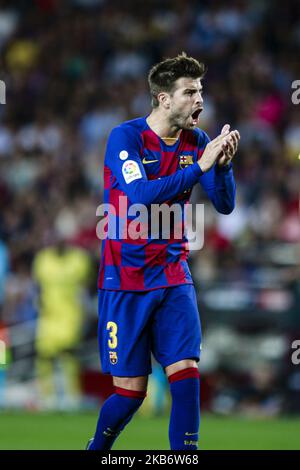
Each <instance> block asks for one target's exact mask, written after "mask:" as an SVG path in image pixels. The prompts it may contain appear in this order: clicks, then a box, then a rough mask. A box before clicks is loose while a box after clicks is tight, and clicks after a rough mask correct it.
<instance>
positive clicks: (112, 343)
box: [106, 321, 118, 349]
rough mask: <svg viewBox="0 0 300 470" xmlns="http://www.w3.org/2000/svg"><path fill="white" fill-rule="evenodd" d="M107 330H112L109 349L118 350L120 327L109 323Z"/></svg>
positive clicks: (111, 322)
mask: <svg viewBox="0 0 300 470" xmlns="http://www.w3.org/2000/svg"><path fill="white" fill-rule="evenodd" d="M106 329H107V330H110V332H109V337H110V339H109V340H108V347H109V348H110V349H116V347H117V346H118V338H117V333H118V326H117V324H116V323H115V322H113V321H109V322H108V323H107V325H106Z"/></svg>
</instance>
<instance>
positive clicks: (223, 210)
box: [215, 201, 235, 215]
mask: <svg viewBox="0 0 300 470" xmlns="http://www.w3.org/2000/svg"><path fill="white" fill-rule="evenodd" d="M215 208H216V210H217V212H219V214H223V215H229V214H231V213H232V212H233V210H234V208H235V201H230V202H228V203H227V204H220V205H215Z"/></svg>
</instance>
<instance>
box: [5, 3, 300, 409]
mask: <svg viewBox="0 0 300 470" xmlns="http://www.w3.org/2000/svg"><path fill="white" fill-rule="evenodd" d="M229 3H230V5H229ZM299 21H300V2H299V1H298V0H289V1H288V2H272V1H271V0H266V1H264V2H261V1H255V0H251V1H250V0H233V1H231V2H228V1H225V0H216V1H213V2H210V1H208V0H203V1H202V0H201V1H198V0H190V1H188V2H187V1H185V0H182V1H181V0H176V1H174V0H143V8H141V2H140V0H128V1H127V2H124V1H121V0H114V1H113V2H112V1H109V0H67V1H58V0H31V1H20V2H12V1H9V0H6V1H5V0H1V1H0V65H1V74H0V79H1V80H4V81H5V83H6V95H7V96H6V104H5V105H0V240H1V242H0V309H1V304H2V312H1V320H2V324H4V326H5V328H6V329H7V331H8V333H9V338H10V348H11V361H10V364H9V366H8V367H7V368H6V372H5V374H6V391H7V393H6V402H5V405H6V407H13V408H16V407H17V408H20V407H21V408H24V407H25V408H32V407H35V406H36V402H35V385H36V383H35V374H34V371H35V365H36V364H39V366H38V368H37V369H36V370H40V371H41V374H42V376H44V377H47V376H48V377H49V376H50V371H53V370H54V369H55V368H54V363H55V362H57V361H56V360H55V358H57V357H64V358H65V357H67V358H68V359H66V360H65V362H64V365H65V368H64V370H65V371H67V370H70V371H71V370H72V371H73V372H72V373H70V375H69V377H73V378H76V379H74V381H73V382H72V381H71V382H70V383H71V384H72V383H73V385H70V387H71V390H73V393H72V392H67V389H66V388H65V389H63V387H62V383H61V382H60V381H58V384H56V385H55V387H57V388H55V387H54V384H53V381H52V382H51V383H52V384H50V382H48V383H47V382H46V380H45V381H44V390H45V391H44V395H40V406H41V407H47V405H48V404H49V403H51V402H52V405H53V406H54V403H55V400H54V401H53V395H52V393H53V390H54V389H55V390H56V391H58V393H59V394H60V393H62V392H61V390H64V391H65V398H66V401H65V402H64V401H61V402H60V403H69V404H70V403H73V402H74V396H75V397H78V394H77V392H76V390H77V391H78V390H79V388H78V375H77V372H76V371H77V370H78V361H77V357H78V356H77V355H74V353H73V352H72V353H71V350H72V351H73V350H74V348H75V349H76V348H79V350H80V355H79V356H80V369H81V393H82V397H81V398H82V399H81V403H85V404H86V403H88V404H89V406H90V405H91V406H92V405H93V404H95V402H97V400H98V401H99V397H100V398H101V399H104V397H105V396H107V394H109V392H110V390H111V384H110V383H109V382H107V379H106V378H105V377H103V376H102V375H101V371H100V370H99V362H98V353H97V340H96V331H97V300H96V294H97V292H96V284H97V264H98V260H99V241H98V240H97V238H96V234H95V228H96V224H97V222H98V220H97V217H96V215H95V214H96V208H97V206H98V205H99V204H100V203H101V202H102V200H103V199H102V191H103V187H102V179H101V178H100V175H101V173H102V168H103V154H104V149H105V142H106V138H107V135H108V133H109V132H110V130H111V129H112V127H114V126H116V125H118V123H120V122H122V121H124V120H126V119H133V118H135V117H137V116H140V115H146V114H147V113H148V112H149V110H150V103H149V98H148V96H149V94H148V89H147V87H148V85H147V82H146V76H145V73H146V70H148V68H149V67H150V66H151V65H152V64H154V63H156V62H159V61H160V60H162V59H163V58H165V57H170V56H175V55H176V54H178V53H180V52H181V51H183V50H184V51H186V52H187V53H188V54H189V55H192V56H194V57H195V58H197V59H199V60H201V61H203V62H204V63H205V64H206V65H207V67H208V70H207V80H206V79H204V81H203V86H204V111H203V113H202V114H201V122H200V126H201V128H203V129H204V130H205V131H206V132H207V133H208V134H209V135H210V137H212V138H213V137H215V136H216V135H217V134H218V133H219V132H220V130H221V128H222V125H223V124H225V123H227V122H228V123H230V124H231V126H232V128H236V129H238V130H239V131H240V134H241V142H240V150H239V152H238V155H237V157H236V158H235V159H234V162H233V164H234V171H235V176H236V179H237V190H238V194H237V198H238V200H237V207H236V209H235V210H234V212H233V213H232V214H231V215H230V216H226V217H223V216H222V215H218V214H215V213H214V212H213V210H212V209H211V208H210V206H209V204H205V240H204V248H203V249H202V250H200V251H199V252H196V251H195V252H192V253H191V257H190V261H191V263H190V264H191V270H192V274H193V278H194V279H195V282H196V288H197V292H198V300H199V311H200V312H201V316H202V326H203V338H204V341H203V356H202V360H201V376H202V392H201V393H202V403H203V407H204V408H205V409H206V410H207V411H210V412H214V413H216V414H220V415H224V414H225V415H226V414H227V415H230V414H234V413H236V414H239V413H246V414H247V415H250V414H251V413H253V414H254V415H257V413H258V412H259V410H260V409H261V410H262V413H263V412H264V410H265V409H266V408H265V406H266V403H269V404H270V403H272V407H271V409H272V410H273V412H274V414H273V415H274V417H275V416H276V415H278V414H285V413H290V414H293V415H294V414H295V413H298V414H299V413H300V409H299V403H300V400H299V393H300V392H299V390H300V386H299V383H300V380H299V372H298V369H299V366H295V365H293V364H292V363H291V352H292V351H291V344H292V342H293V340H295V339H300V281H299V279H300V268H299V266H300V250H299V240H300V224H299V180H300V160H299V159H298V155H299V153H300V118H299V115H300V105H295V104H293V102H292V100H291V96H292V93H293V91H294V90H293V89H292V83H293V81H294V80H299V79H300V72H299V56H300V33H299ZM193 202H204V203H206V198H205V194H203V193H201V192H200V190H199V189H198V188H195V189H194V192H193ZM66 225H67V227H68V230H66V231H65V232H64V233H65V239H66V240H67V242H68V243H67V245H68V246H67V247H66V248H64V249H62V248H59V247H57V246H55V239H56V236H57V227H62V226H66ZM61 230H62V231H64V229H61ZM61 233H62V232H61ZM78 249H79V250H84V252H82V251H77V250H78ZM66 257H69V258H68V259H70V261H68V262H66V261H65V260H66ZM71 266H74V268H72V269H71ZM89 270H90V272H91V275H90V279H92V281H91V283H89V281H88V276H89V275H88V271H89ZM70 271H71V272H70ZM50 272H51V273H53V274H50ZM36 283H38V284H39V292H38V290H37V285H36ZM91 285H92V287H91ZM85 286H86V288H85V289H84V290H85V294H84V297H83V298H82V303H81V302H80V300H79V293H80V292H82V289H83V288H84V287H85ZM38 298H39V299H40V300H39V301H37V299H38ZM54 306H55V307H54ZM71 310H72V311H71ZM47 321H48V323H47ZM48 324H49V336H48ZM67 324H68V326H66V325H67ZM45 329H46V334H45ZM80 333H82V334H80ZM36 355H37V356H36ZM70 358H71V359H70ZM266 364H267V365H268V366H266ZM269 366H270V370H269V371H268V370H267V369H268V367H269ZM297 367H298V368H297ZM55 370H56V371H57V370H60V369H59V367H58V368H56V369H55ZM48 371H49V372H48ZM65 373H66V374H67V372H65ZM51 374H52V372H51ZM56 375H58V376H60V373H57V372H56ZM62 376H63V377H65V375H64V373H63V374H62ZM51 377H52V375H51ZM42 382H43V381H42ZM76 384H77V385H76ZM47 390H48V391H47ZM51 390H52V391H51ZM262 390H263V391H262ZM50 391H51V392H50ZM69 395H70V400H69V401H68V396H69ZM49 396H52V398H51V399H48V397H49ZM59 396H61V395H59ZM262 396H264V398H263V399H261V398H259V397H262ZM42 397H44V398H42ZM46 397H47V398H46ZM268 397H269V399H270V401H269V402H268ZM274 397H275V398H274ZM76 401H77V398H76V399H75V402H76ZM56 403H57V402H56ZM254 403H255V406H254ZM52 405H51V406H52ZM97 407H98V404H97ZM154 409H155V410H156V411H158V410H160V409H161V406H160V404H159V405H157V406H154ZM268 409H269V408H268Z"/></svg>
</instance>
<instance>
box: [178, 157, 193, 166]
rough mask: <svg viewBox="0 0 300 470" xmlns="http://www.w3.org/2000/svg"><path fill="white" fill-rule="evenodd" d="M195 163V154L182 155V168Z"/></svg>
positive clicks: (180, 163)
mask: <svg viewBox="0 0 300 470" xmlns="http://www.w3.org/2000/svg"><path fill="white" fill-rule="evenodd" d="M193 163H194V162H193V155H180V157H179V166H180V168H181V169H182V170H183V169H184V168H186V167H187V166H189V165H192V164H193Z"/></svg>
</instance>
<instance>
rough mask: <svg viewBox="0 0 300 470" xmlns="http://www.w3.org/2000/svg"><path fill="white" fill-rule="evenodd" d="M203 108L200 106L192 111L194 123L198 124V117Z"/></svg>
mask: <svg viewBox="0 0 300 470" xmlns="http://www.w3.org/2000/svg"><path fill="white" fill-rule="evenodd" d="M202 109H203V108H198V109H196V110H195V111H194V112H193V113H192V119H193V124H195V125H196V124H198V119H199V116H200V113H201V111H202Z"/></svg>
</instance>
